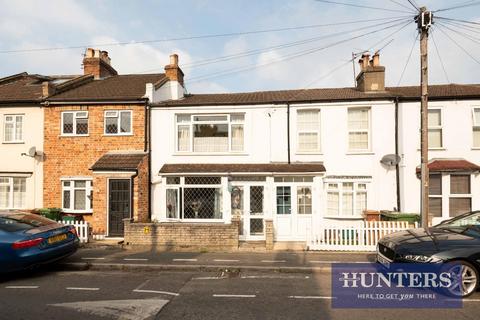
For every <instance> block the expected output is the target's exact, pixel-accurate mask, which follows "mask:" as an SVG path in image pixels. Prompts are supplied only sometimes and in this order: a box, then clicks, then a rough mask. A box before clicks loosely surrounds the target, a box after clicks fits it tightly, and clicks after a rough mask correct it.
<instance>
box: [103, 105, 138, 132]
mask: <svg viewBox="0 0 480 320" xmlns="http://www.w3.org/2000/svg"><path fill="white" fill-rule="evenodd" d="M109 112H112V113H115V115H114V116H111V115H107V113H109ZM122 113H128V114H130V129H129V131H128V132H120V124H121V115H122ZM107 118H117V129H118V132H117V133H107ZM103 134H104V135H106V136H131V135H133V112H132V110H105V112H104V113H103Z"/></svg>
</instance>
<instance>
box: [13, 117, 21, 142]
mask: <svg viewBox="0 0 480 320" xmlns="http://www.w3.org/2000/svg"><path fill="white" fill-rule="evenodd" d="M15 125H16V127H15V140H16V141H22V140H23V117H22V116H16V117H15Z"/></svg>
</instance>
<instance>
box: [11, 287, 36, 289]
mask: <svg viewBox="0 0 480 320" xmlns="http://www.w3.org/2000/svg"><path fill="white" fill-rule="evenodd" d="M5 289H38V286H6V287H5Z"/></svg>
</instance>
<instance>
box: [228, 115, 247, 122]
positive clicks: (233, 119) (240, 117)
mask: <svg viewBox="0 0 480 320" xmlns="http://www.w3.org/2000/svg"><path fill="white" fill-rule="evenodd" d="M230 121H231V122H243V121H245V115H244V114H231V115H230Z"/></svg>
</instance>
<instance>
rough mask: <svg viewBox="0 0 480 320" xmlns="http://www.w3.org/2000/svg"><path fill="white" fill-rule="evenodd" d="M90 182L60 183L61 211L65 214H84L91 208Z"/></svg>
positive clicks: (72, 181)
mask: <svg viewBox="0 0 480 320" xmlns="http://www.w3.org/2000/svg"><path fill="white" fill-rule="evenodd" d="M92 187H93V185H92V181H91V180H63V181H62V209H63V210H64V211H65V212H73V213H85V212H91V211H92V208H93V198H92V196H93V188H92Z"/></svg>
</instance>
